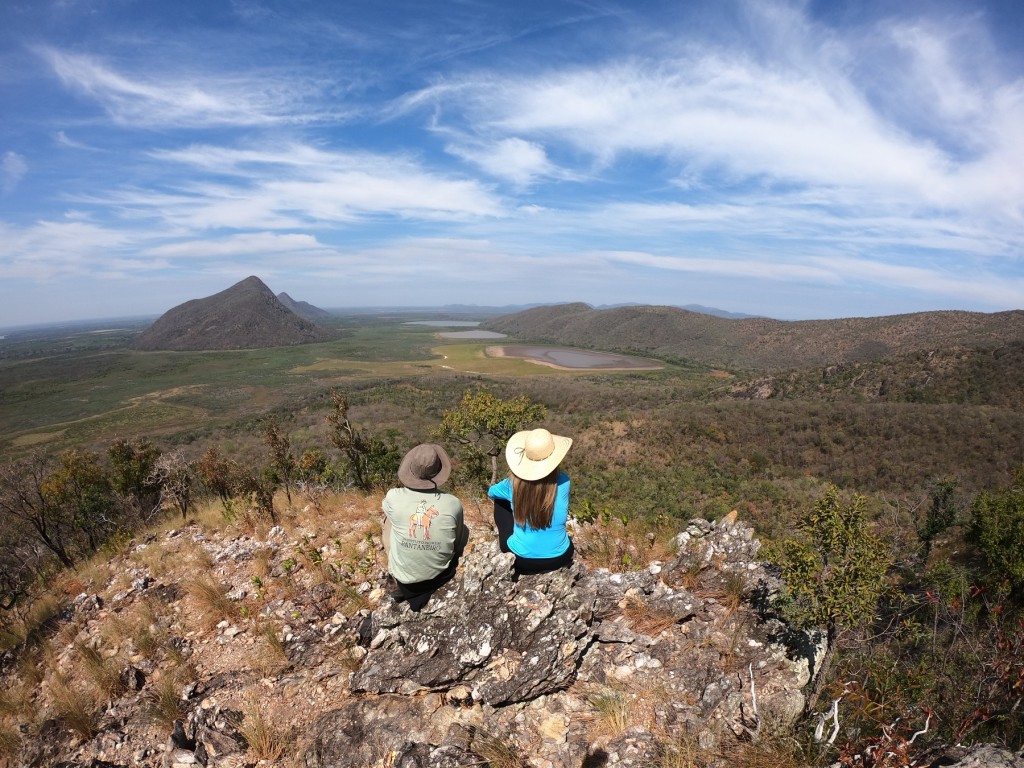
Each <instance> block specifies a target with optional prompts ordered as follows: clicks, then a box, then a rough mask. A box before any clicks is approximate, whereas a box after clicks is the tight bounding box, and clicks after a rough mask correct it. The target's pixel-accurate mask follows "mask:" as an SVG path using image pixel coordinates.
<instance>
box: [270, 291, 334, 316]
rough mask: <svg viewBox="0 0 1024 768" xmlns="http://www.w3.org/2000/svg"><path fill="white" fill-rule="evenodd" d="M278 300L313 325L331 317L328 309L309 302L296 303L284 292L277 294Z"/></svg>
mask: <svg viewBox="0 0 1024 768" xmlns="http://www.w3.org/2000/svg"><path fill="white" fill-rule="evenodd" d="M277 300H278V301H280V302H281V303H282V304H284V305H285V306H286V307H288V309H290V310H291V311H292V312H294V313H295V314H296V315H298V316H299V317H304V318H306V319H307V320H309V321H310V322H311V323H316V322H319V321H320V320H326V319H327V318H329V317H331V313H330V312H328V311H327V310H326V309H320V307H315V306H313V305H312V304H310V303H309V302H308V301H296V300H295V299H293V298H292V297H291V296H289V295H288V294H287V293H284V292H283V291H282V292H281V293H279V294H277Z"/></svg>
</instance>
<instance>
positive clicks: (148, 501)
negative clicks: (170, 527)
mask: <svg viewBox="0 0 1024 768" xmlns="http://www.w3.org/2000/svg"><path fill="white" fill-rule="evenodd" d="M159 457H160V451H159V450H157V448H156V447H155V446H154V445H153V444H152V443H150V442H149V440H146V439H145V438H143V439H142V440H139V441H137V442H132V441H129V440H126V439H124V438H123V437H119V438H117V439H116V440H114V441H113V442H112V443H111V444H110V446H109V447H108V448H107V460H108V461H109V462H110V485H111V487H112V488H113V489H114V492H115V493H117V494H118V495H119V496H121V497H122V498H124V499H129V500H131V501H133V502H134V503H135V504H137V505H138V508H139V512H141V514H142V516H143V517H146V516H148V515H150V514H152V512H153V511H154V510H155V509H156V508H157V507H158V506H159V504H160V487H159V486H158V485H156V484H155V483H154V482H151V481H150V478H151V476H152V474H153V469H154V468H155V467H156V461H157V459H158V458H159Z"/></svg>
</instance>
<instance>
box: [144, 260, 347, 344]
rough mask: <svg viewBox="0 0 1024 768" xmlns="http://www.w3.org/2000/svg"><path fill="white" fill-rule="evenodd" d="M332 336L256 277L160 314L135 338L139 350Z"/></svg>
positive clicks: (301, 341)
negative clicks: (281, 299)
mask: <svg viewBox="0 0 1024 768" xmlns="http://www.w3.org/2000/svg"><path fill="white" fill-rule="evenodd" d="M332 338H335V334H334V333H332V332H331V331H329V330H327V329H325V328H321V327H320V326H318V325H316V324H315V323H312V322H310V321H309V320H306V319H304V318H301V317H299V316H298V315H297V314H295V313H294V312H292V310H290V309H288V307H286V306H285V305H284V304H282V303H281V302H280V301H279V300H278V298H277V297H276V296H275V295H274V293H273V292H272V291H271V290H270V289H269V288H268V287H267V286H266V285H264V283H263V281H262V280H260V279H259V278H258V277H247V278H246V279H245V280H242V281H241V282H240V283H236V284H235V285H233V286H231V287H230V288H228V289H227V290H224V291H221V292H220V293H215V294H214V295H213V296H207V297H206V298H205V299H193V300H192V301H186V302H185V303H184V304H179V305H178V306H176V307H174V308H173V309H169V310H168V311H167V312H165V313H164V314H163V315H162V316H161V317H160V318H159V319H157V321H156V322H155V323H153V325H151V326H150V327H149V328H147V329H146V330H145V331H144V332H143V333H142V334H141V335H140V336H139V338H138V341H137V342H136V344H135V346H136V348H137V349H142V350H158V349H160V350H163V349H168V350H178V351H194V350H204V349H259V348H262V347H283V346H289V345H292V344H308V343H311V342H317V341H328V340H330V339H332Z"/></svg>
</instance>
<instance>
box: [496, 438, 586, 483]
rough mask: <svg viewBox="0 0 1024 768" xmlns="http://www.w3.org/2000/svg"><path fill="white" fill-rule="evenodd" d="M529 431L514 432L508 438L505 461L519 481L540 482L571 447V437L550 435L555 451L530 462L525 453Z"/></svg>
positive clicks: (556, 466)
mask: <svg viewBox="0 0 1024 768" xmlns="http://www.w3.org/2000/svg"><path fill="white" fill-rule="evenodd" d="M531 431H532V430H529V429H527V430H523V431H522V432H516V433H515V434H514V435H512V437H510V438H509V440H508V445H506V446H505V461H506V462H507V463H508V468H509V471H510V472H511V473H512V474H513V475H515V476H516V477H518V478H519V479H520V480H540V479H541V478H543V477H547V476H548V475H550V474H551V473H552V472H554V471H555V470H556V469H557V468H558V465H559V464H561V463H562V459H564V458H565V454H567V453H568V452H569V448H570V446H572V438H571V437H563V436H562V435H555V434H552V435H551V438H552V439H553V440H554V443H555V449H554V450H553V451H552V452H551V455H550V456H548V457H547V458H546V459H541V460H540V461H531V460H530V459H528V458H527V457H526V452H525V448H526V438H527V436H528V435H529V434H530V432H531Z"/></svg>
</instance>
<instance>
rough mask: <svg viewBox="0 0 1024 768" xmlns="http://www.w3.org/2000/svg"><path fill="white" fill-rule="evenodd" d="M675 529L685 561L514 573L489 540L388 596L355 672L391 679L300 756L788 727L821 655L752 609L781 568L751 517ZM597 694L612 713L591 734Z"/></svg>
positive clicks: (365, 678)
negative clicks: (421, 584)
mask: <svg viewBox="0 0 1024 768" xmlns="http://www.w3.org/2000/svg"><path fill="white" fill-rule="evenodd" d="M677 541H678V543H679V545H680V549H679V555H678V556H677V557H676V558H675V559H674V560H672V561H671V562H668V563H653V564H651V565H650V566H649V567H648V568H647V569H645V570H643V571H635V572H629V573H613V572H610V571H608V570H605V569H598V570H593V571H588V570H587V569H586V568H584V567H583V566H582V565H579V564H576V565H574V566H573V567H572V568H569V569H565V570H561V571H556V572H554V573H551V574H544V575H538V576H524V577H520V578H519V579H516V578H515V576H514V574H513V572H512V556H511V555H502V554H500V553H499V552H498V551H497V547H496V545H495V544H493V543H484V544H482V545H479V546H477V547H476V548H475V549H474V550H473V551H472V552H471V553H470V554H469V555H468V557H467V558H466V562H465V564H464V567H463V570H462V572H461V573H460V574H459V575H458V576H457V577H456V579H454V580H453V581H452V582H451V583H449V584H448V585H446V586H445V587H444V588H442V589H441V590H439V591H438V592H437V593H435V595H434V597H433V598H432V599H431V601H430V603H428V605H427V607H426V608H424V609H423V610H422V611H421V612H419V613H414V612H412V611H411V610H409V609H408V608H407V607H405V605H404V604H395V603H393V602H391V601H390V600H388V599H386V600H385V601H384V602H383V603H382V604H381V606H380V607H379V608H378V610H376V611H374V613H373V617H372V622H371V630H370V632H369V639H368V643H369V652H368V654H367V655H366V657H365V659H364V660H363V662H362V665H361V666H360V668H359V669H358V670H357V671H356V672H355V674H354V675H353V677H352V682H351V688H352V691H353V692H354V693H357V694H358V693H364V694H365V693H375V694H380V695H379V696H373V697H369V698H357V699H356V700H355V701H352V702H350V703H348V704H346V705H345V706H344V707H341V708H339V709H337V710H335V711H333V712H330V713H328V714H326V715H324V716H323V717H321V718H320V719H319V720H318V721H317V722H316V723H314V724H313V726H312V727H311V728H310V729H309V731H308V733H307V736H306V737H305V739H304V741H303V744H302V746H301V747H300V750H299V751H300V754H301V755H302V760H303V763H302V764H303V765H304V766H306V768H347V767H348V766H352V767H353V768H354V766H368V765H377V764H383V763H379V762H377V761H381V760H383V759H384V756H392V758H393V756H395V755H402V756H403V757H402V759H403V760H406V762H402V763H401V764H402V765H409V766H414V765H434V764H445V765H464V764H467V765H468V764H472V759H473V758H472V756H473V755H478V756H481V755H482V758H479V759H487V754H486V753H487V750H488V749H496V748H497V747H496V746H495V743H494V740H495V736H496V735H497V734H501V735H502V736H501V741H502V744H503V748H504V749H506V750H508V751H509V752H512V753H516V754H520V755H529V757H530V759H531V762H530V765H537V766H562V765H586V764H595V765H596V764H600V765H606V764H607V765H613V764H614V765H620V766H630V765H636V766H639V765H645V764H648V762H649V761H650V760H652V759H654V758H655V757H656V756H658V755H659V754H662V753H663V752H664V750H665V749H666V745H671V744H677V743H680V742H682V741H691V742H693V743H694V744H697V745H699V747H700V749H701V750H702V751H704V752H705V753H706V754H713V753H723V752H724V750H725V748H726V747H728V746H729V744H730V743H734V742H736V741H737V740H738V739H741V738H743V739H748V738H750V737H751V736H752V735H756V734H759V733H764V732H766V731H767V730H768V729H780V730H781V729H785V728H787V727H789V726H790V725H791V724H792V723H793V722H794V721H795V719H796V718H797V717H798V716H799V715H800V714H801V712H802V710H803V705H804V699H803V695H802V693H801V688H802V687H803V686H804V685H805V684H806V683H807V681H808V679H809V667H808V662H807V660H806V659H803V660H801V659H796V660H794V659H792V658H790V656H789V654H788V652H787V649H786V647H785V646H784V645H783V644H782V643H781V642H780V638H781V637H782V636H783V634H784V632H783V630H784V627H783V625H782V624H781V623H779V622H778V621H776V620H774V619H771V618H768V617H766V616H764V615H763V614H762V613H760V612H759V611H758V609H757V603H758V602H759V601H763V600H764V599H765V597H766V596H767V595H768V594H769V593H770V592H771V591H772V590H773V589H775V588H777V586H778V583H777V581H776V580H775V579H774V577H773V575H772V574H771V572H770V571H769V570H767V569H766V568H765V567H764V566H763V565H761V564H758V563H757V562H756V553H757V549H758V547H759V543H758V542H757V540H756V539H754V538H753V536H752V531H751V529H750V528H748V527H746V526H743V525H737V524H736V523H735V522H734V520H730V519H727V520H726V521H724V522H723V523H721V524H718V525H714V524H711V523H707V522H706V521H693V522H692V523H691V525H690V526H689V527H688V529H687V531H685V532H683V533H682V534H680V536H679V537H678V539H677ZM595 709H596V710H597V711H598V712H602V711H604V712H605V715H604V716H607V717H608V718H609V719H610V720H612V721H614V723H613V724H611V725H610V726H609V728H608V729H606V730H607V735H605V736H599V737H598V738H596V739H595V738H593V732H594V728H593V725H594V717H595V716H594V712H595ZM598 730H601V729H598ZM453 734H456V735H458V734H462V736H461V737H459V738H456V736H454V735H453ZM413 743H414V744H416V745H417V746H416V747H415V749H414V750H413V749H412V748H411V747H410V744H413ZM392 758H389V759H392ZM430 760H436V761H438V762H436V763H432V762H429V761H430ZM442 760H444V761H447V762H443V763H442V762H441V761H442ZM462 760H466V761H469V762H460V761H462ZM588 760H590V761H591V762H589V763H588V762H587V761H588ZM424 761H426V762H424ZM594 761H603V762H594ZM388 764H394V765H397V764H399V763H388ZM722 764H723V765H724V764H725V763H724V762H723V763H722Z"/></svg>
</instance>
